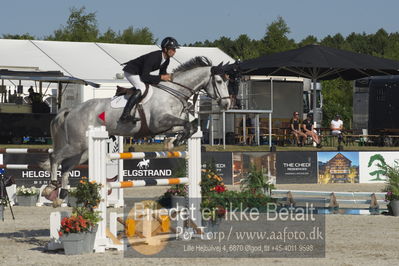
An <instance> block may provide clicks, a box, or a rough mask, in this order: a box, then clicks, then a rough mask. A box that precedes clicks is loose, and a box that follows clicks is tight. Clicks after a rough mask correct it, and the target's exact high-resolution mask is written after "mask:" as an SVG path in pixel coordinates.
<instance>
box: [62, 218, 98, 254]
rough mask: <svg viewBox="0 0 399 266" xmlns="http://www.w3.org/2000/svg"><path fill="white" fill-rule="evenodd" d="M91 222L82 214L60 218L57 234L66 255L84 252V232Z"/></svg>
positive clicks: (87, 230) (87, 229)
mask: <svg viewBox="0 0 399 266" xmlns="http://www.w3.org/2000/svg"><path fill="white" fill-rule="evenodd" d="M90 227H91V224H90V223H89V221H88V220H86V219H84V218H83V217H82V216H80V215H79V216H76V215H72V216H70V217H64V218H63V219H62V220H61V226H60V230H59V231H58V234H59V236H60V239H61V242H62V244H63V246H64V251H65V254H66V255H78V254H83V253H85V252H86V250H87V248H86V247H85V246H86V245H87V244H86V242H85V238H87V236H86V232H89V229H90Z"/></svg>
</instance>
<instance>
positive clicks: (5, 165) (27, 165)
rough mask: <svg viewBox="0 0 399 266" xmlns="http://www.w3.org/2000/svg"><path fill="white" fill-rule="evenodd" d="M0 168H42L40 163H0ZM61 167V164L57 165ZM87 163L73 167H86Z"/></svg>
mask: <svg viewBox="0 0 399 266" xmlns="http://www.w3.org/2000/svg"><path fill="white" fill-rule="evenodd" d="M0 168H4V169H14V170H37V169H42V167H41V166H40V165H31V164H0ZM59 168H61V166H60V167H59ZM87 168H88V166H87V165H77V166H75V167H74V169H87Z"/></svg>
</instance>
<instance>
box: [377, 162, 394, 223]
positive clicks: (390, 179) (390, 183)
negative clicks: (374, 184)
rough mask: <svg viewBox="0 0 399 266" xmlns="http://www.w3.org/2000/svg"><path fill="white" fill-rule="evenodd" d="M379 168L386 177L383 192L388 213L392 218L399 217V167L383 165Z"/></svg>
mask: <svg viewBox="0 0 399 266" xmlns="http://www.w3.org/2000/svg"><path fill="white" fill-rule="evenodd" d="M379 167H380V168H381V169H383V170H384V175H385V176H386V177H387V181H386V187H385V188H384V190H383V191H385V192H386V195H385V200H386V201H388V202H389V203H388V209H389V212H390V213H391V214H392V215H394V216H399V165H398V163H395V164H394V166H389V165H387V164H385V165H379Z"/></svg>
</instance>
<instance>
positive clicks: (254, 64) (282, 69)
mask: <svg viewBox="0 0 399 266" xmlns="http://www.w3.org/2000/svg"><path fill="white" fill-rule="evenodd" d="M240 69H241V71H242V73H243V74H246V75H270V76H300V77H304V78H309V79H312V81H313V83H316V81H318V80H330V79H335V78H339V77H341V78H343V79H345V80H355V79H359V78H363V77H367V76H383V75H399V62H398V61H394V60H389V59H384V58H380V57H375V56H370V55H365V54H359V53H354V52H350V51H345V50H339V49H334V48H329V47H324V46H320V45H308V46H305V47H302V48H298V49H294V50H289V51H285V52H280V53H275V54H270V55H265V56H261V57H258V58H255V59H251V60H246V61H244V62H242V63H241V64H240ZM313 87H314V88H315V87H316V86H315V85H314V86H313ZM313 111H314V115H315V117H314V118H315V120H316V121H318V119H317V117H316V112H315V111H316V94H315V93H313Z"/></svg>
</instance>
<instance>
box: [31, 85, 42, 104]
mask: <svg viewBox="0 0 399 266" xmlns="http://www.w3.org/2000/svg"><path fill="white" fill-rule="evenodd" d="M28 92H29V96H28V97H29V100H30V103H31V104H35V103H41V102H42V96H41V95H40V93H37V92H35V91H34V90H33V86H30V87H29V89H28Z"/></svg>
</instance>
